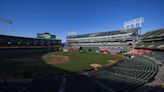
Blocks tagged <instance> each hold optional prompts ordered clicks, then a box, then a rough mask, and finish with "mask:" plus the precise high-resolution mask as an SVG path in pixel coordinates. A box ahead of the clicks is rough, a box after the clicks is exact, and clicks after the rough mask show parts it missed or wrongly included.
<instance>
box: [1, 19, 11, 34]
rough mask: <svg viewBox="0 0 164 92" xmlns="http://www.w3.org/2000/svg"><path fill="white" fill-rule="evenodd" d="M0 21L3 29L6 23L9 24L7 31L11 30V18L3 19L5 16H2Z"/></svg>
mask: <svg viewBox="0 0 164 92" xmlns="http://www.w3.org/2000/svg"><path fill="white" fill-rule="evenodd" d="M0 23H1V24H2V28H1V30H3V26H5V25H6V26H7V30H6V31H8V30H9V25H10V24H13V22H12V21H11V20H7V19H3V18H0Z"/></svg>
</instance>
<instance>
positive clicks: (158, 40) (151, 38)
mask: <svg viewBox="0 0 164 92" xmlns="http://www.w3.org/2000/svg"><path fill="white" fill-rule="evenodd" d="M163 40H164V28H161V29H157V30H154V31H150V32H147V33H145V34H144V35H143V37H142V38H141V42H139V43H138V44H137V46H136V48H138V49H139V48H146V49H154V50H164V41H163Z"/></svg>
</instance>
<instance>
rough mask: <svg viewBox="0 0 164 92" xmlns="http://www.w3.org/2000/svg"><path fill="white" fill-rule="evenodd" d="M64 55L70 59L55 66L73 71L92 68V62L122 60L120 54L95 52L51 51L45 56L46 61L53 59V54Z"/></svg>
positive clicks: (100, 62) (102, 62)
mask: <svg viewBox="0 0 164 92" xmlns="http://www.w3.org/2000/svg"><path fill="white" fill-rule="evenodd" d="M54 55H62V56H68V57H69V59H70V61H68V62H64V63H61V64H53V66H54V67H57V68H60V69H64V70H67V71H71V72H76V71H80V70H86V69H91V67H90V66H89V65H90V64H93V63H97V64H107V63H108V60H120V59H122V58H121V57H119V56H110V55H101V54H100V53H94V52H51V53H48V54H46V55H44V56H43V60H44V61H45V62H49V61H50V60H51V58H52V57H51V56H54Z"/></svg>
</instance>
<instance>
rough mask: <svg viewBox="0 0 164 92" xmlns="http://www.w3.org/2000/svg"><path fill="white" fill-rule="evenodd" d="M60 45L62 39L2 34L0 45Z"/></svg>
mask: <svg viewBox="0 0 164 92" xmlns="http://www.w3.org/2000/svg"><path fill="white" fill-rule="evenodd" d="M57 45H58V46H59V45H61V40H57V39H37V38H27V37H16V36H6V35H0V47H1V48H3V47H4V48H5V47H30V46H35V47H36V46H42V47H44V46H57Z"/></svg>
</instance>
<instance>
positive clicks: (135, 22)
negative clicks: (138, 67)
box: [123, 17, 144, 56]
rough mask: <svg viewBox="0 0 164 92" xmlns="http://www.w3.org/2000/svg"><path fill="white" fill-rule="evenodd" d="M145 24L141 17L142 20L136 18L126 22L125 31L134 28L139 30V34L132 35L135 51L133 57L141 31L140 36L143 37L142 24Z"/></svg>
mask: <svg viewBox="0 0 164 92" xmlns="http://www.w3.org/2000/svg"><path fill="white" fill-rule="evenodd" d="M143 22H144V18H143V17H140V18H136V19H132V20H130V21H126V22H124V24H123V25H124V29H125V30H126V29H132V28H137V32H135V34H132V35H131V36H132V51H133V56H134V47H135V44H136V40H137V42H138V34H139V32H138V31H140V35H141V28H142V23H143Z"/></svg>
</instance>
